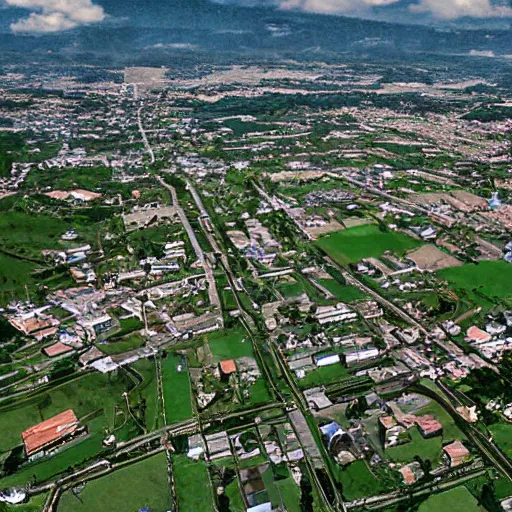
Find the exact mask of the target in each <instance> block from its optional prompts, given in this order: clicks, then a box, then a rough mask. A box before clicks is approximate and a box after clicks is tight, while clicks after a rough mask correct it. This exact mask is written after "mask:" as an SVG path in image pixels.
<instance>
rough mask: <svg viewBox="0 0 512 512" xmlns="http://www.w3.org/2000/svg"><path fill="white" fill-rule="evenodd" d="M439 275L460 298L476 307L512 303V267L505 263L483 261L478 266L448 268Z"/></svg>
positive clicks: (468, 265)
mask: <svg viewBox="0 0 512 512" xmlns="http://www.w3.org/2000/svg"><path fill="white" fill-rule="evenodd" d="M437 275H438V276H439V277H440V278H441V279H445V280H446V281H448V283H449V284H450V286H451V287H452V288H453V289H454V290H455V292H456V293H457V294H458V295H459V296H460V297H466V298H467V299H469V300H470V301H471V302H472V303H474V304H475V305H476V306H484V307H485V306H488V305H489V303H490V304H493V303H494V304H496V303H503V302H504V301H505V302H511V301H512V287H511V286H510V283H511V282H512V265H510V263H507V262H505V261H481V262H479V263H478V265H474V264H467V265H463V266H462V267H456V268H446V269H443V270H440V271H439V272H438V273H437Z"/></svg>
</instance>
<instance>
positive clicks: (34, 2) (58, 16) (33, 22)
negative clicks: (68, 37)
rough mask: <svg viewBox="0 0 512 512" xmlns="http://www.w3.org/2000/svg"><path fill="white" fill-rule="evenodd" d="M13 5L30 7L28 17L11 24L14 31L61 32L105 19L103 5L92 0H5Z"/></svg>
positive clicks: (9, 4)
mask: <svg viewBox="0 0 512 512" xmlns="http://www.w3.org/2000/svg"><path fill="white" fill-rule="evenodd" d="M5 2H6V4H7V5H8V6H11V7H21V8H24V9H30V10H32V11H34V12H31V13H30V14H29V16H28V17H27V18H22V19H20V20H18V21H17V22H16V23H13V24H12V25H11V30H13V31H14V32H42V33H44V32H59V31H61V30H69V29H71V28H75V27H78V26H79V25H86V24H88V23H95V22H98V21H102V20H104V19H105V12H104V10H103V7H101V6H100V5H95V4H93V3H92V1H91V0H5Z"/></svg>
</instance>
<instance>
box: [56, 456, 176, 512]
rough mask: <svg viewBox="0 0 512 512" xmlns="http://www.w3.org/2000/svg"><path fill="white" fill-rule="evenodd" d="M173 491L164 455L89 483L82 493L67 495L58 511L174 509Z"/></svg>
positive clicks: (157, 511) (110, 511)
mask: <svg viewBox="0 0 512 512" xmlns="http://www.w3.org/2000/svg"><path fill="white" fill-rule="evenodd" d="M171 505H172V503H171V491H170V489H169V484H168V481H167V461H166V457H165V454H164V453H159V454H158V455H155V456H153V457H150V458H148V459H145V460H143V461H141V462H137V463H136V464H133V465H131V466H127V467H125V468H122V469H118V470H117V471H114V472H113V473H112V474H110V475H108V476H105V477H102V478H98V479H97V480H92V481H90V482H88V483H87V484H86V486H85V489H83V490H82V491H81V492H80V494H79V495H78V497H77V496H74V495H73V494H72V493H71V492H70V491H67V492H65V493H64V494H63V495H62V498H61V499H60V501H59V505H58V508H57V510H58V512H76V511H79V510H83V511H84V512H85V511H87V512H119V511H121V510H123V511H124V510H126V511H132V510H133V511H134V512H135V511H137V510H139V509H141V508H143V507H149V508H150V510H151V512H166V511H167V510H170V509H171Z"/></svg>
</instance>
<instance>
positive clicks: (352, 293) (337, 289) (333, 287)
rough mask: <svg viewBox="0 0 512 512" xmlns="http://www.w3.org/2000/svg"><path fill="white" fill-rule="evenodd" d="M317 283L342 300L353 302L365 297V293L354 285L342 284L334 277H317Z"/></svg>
mask: <svg viewBox="0 0 512 512" xmlns="http://www.w3.org/2000/svg"><path fill="white" fill-rule="evenodd" d="M318 283H319V284H320V285H322V286H323V287H324V288H326V289H327V290H328V291H330V292H331V293H332V294H333V295H334V296H335V297H336V299H338V300H340V301H342V302H347V303H350V302H355V301H357V300H359V299H364V298H365V297H366V295H365V294H364V293H363V292H362V291H360V290H359V289H357V288H356V287H355V286H350V285H342V284H340V283H338V281H336V280H335V279H319V280H318Z"/></svg>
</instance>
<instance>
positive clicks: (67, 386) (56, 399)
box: [0, 373, 132, 453]
mask: <svg viewBox="0 0 512 512" xmlns="http://www.w3.org/2000/svg"><path fill="white" fill-rule="evenodd" d="M131 386H132V382H131V380H129V378H128V377H127V376H126V375H125V374H124V373H118V374H114V373H110V374H107V375H105V374H101V373H89V374H85V375H83V376H82V377H80V378H78V379H75V380H72V381H71V382H66V383H64V384H61V385H59V386H57V387H54V388H52V389H50V390H49V391H45V392H42V393H39V394H37V395H35V396H33V397H31V398H28V399H25V400H19V401H16V402H14V403H13V404H10V405H8V406H5V407H3V408H0V432H2V435H1V436H0V453H2V452H5V451H7V450H9V449H11V448H13V447H15V446H17V445H20V444H21V433H22V431H23V430H25V429H27V428H28V427H30V426H32V425H35V424H37V423H40V422H41V421H43V420H46V419H48V418H51V417H52V416H55V415H56V414H59V413H61V412H62V411H65V410H67V409H73V410H74V411H75V414H76V415H77V416H78V418H79V419H80V418H83V417H84V416H85V415H87V414H90V413H92V412H94V411H98V410H100V409H103V415H102V417H103V422H102V424H101V426H102V427H107V426H108V427H110V428H113V426H114V408H115V406H116V404H118V403H122V402H123V397H122V393H123V392H124V391H126V390H127V389H129V387H131Z"/></svg>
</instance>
